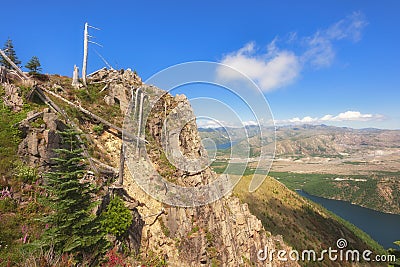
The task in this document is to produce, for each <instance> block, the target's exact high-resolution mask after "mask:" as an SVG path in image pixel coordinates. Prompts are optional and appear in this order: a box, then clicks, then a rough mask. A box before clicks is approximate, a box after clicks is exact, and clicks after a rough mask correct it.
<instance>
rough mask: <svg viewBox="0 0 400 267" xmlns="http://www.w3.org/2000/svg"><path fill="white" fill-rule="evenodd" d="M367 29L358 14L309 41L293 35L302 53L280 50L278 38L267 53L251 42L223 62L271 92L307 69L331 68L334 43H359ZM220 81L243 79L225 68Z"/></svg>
mask: <svg viewBox="0 0 400 267" xmlns="http://www.w3.org/2000/svg"><path fill="white" fill-rule="evenodd" d="M366 25H367V22H366V20H365V18H364V16H363V14H362V13H360V12H355V13H353V14H351V15H350V16H347V17H346V18H344V19H342V20H340V21H338V22H336V23H334V24H333V25H331V26H330V27H328V28H326V29H324V30H319V31H317V32H315V33H314V34H313V35H311V36H308V37H302V38H300V37H299V36H298V34H297V33H296V32H291V33H289V34H288V35H287V38H286V39H287V40H286V41H287V43H301V44H302V45H303V51H302V52H295V51H292V50H289V49H280V48H278V47H277V42H278V39H277V38H275V39H274V40H272V42H271V43H270V44H269V45H268V46H267V50H266V51H262V50H261V51H260V49H258V48H257V46H256V43H255V42H249V43H247V44H246V45H245V46H243V47H242V48H240V49H239V50H237V51H235V52H232V53H229V54H227V55H225V56H224V57H223V58H222V60H221V61H220V62H221V63H222V64H225V65H228V66H230V67H232V68H234V69H236V70H238V71H240V72H242V73H244V74H246V75H247V76H248V77H249V78H250V79H252V80H254V81H255V82H256V83H257V84H258V86H259V87H260V88H261V89H262V90H263V91H264V92H268V91H271V90H274V89H277V88H281V87H283V86H286V85H289V84H291V83H293V82H294V81H295V80H296V78H298V77H299V75H300V73H301V71H302V69H303V68H304V66H305V65H310V66H312V67H314V68H321V67H328V66H330V65H331V64H332V62H333V60H334V58H335V50H334V45H333V44H334V42H335V41H338V40H343V39H347V40H351V41H354V42H357V41H359V40H360V39H361V33H362V30H363V28H364V27H365V26H366ZM217 79H218V80H223V81H230V80H232V81H234V80H238V79H242V76H241V75H239V74H238V73H237V72H235V71H229V70H227V68H223V67H222V68H218V69H217Z"/></svg>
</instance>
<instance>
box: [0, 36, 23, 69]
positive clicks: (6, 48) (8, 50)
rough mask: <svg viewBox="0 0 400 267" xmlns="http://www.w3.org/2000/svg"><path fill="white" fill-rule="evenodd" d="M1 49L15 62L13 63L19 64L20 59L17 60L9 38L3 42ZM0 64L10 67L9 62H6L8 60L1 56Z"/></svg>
mask: <svg viewBox="0 0 400 267" xmlns="http://www.w3.org/2000/svg"><path fill="white" fill-rule="evenodd" d="M3 51H4V53H5V54H6V55H7V57H8V58H9V59H10V60H11V61H12V62H14V63H15V65H17V66H20V65H21V61H19V60H18V58H17V54H16V53H15V49H14V45H13V42H12V40H11V39H10V38H8V39H7V41H6V42H5V44H4V48H3ZM0 65H1V66H4V67H6V68H7V69H11V68H12V67H11V64H10V63H8V61H7V60H6V59H5V58H4V57H3V56H0Z"/></svg>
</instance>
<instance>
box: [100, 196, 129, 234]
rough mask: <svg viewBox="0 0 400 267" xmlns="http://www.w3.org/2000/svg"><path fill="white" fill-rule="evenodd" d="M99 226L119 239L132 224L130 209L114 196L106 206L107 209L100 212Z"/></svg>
mask: <svg viewBox="0 0 400 267" xmlns="http://www.w3.org/2000/svg"><path fill="white" fill-rule="evenodd" d="M101 216H102V218H101V226H102V228H103V230H104V231H105V232H106V233H108V234H112V235H114V236H116V237H117V239H120V238H121V237H122V236H123V235H124V234H125V233H126V231H127V230H128V228H129V226H131V224H132V220H133V217H132V214H131V211H130V210H129V209H128V208H127V207H126V206H125V204H124V202H123V201H122V200H121V198H119V197H117V196H116V197H114V198H113V199H112V200H111V201H110V203H109V204H108V206H107V211H105V212H103V213H102V215H101Z"/></svg>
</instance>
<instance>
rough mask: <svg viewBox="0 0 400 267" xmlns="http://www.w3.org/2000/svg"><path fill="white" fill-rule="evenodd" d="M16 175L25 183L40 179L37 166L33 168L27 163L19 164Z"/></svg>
mask: <svg viewBox="0 0 400 267" xmlns="http://www.w3.org/2000/svg"><path fill="white" fill-rule="evenodd" d="M15 172H16V174H15V176H16V177H17V178H18V181H20V182H23V183H29V184H31V183H32V182H35V181H36V180H37V179H38V174H37V170H36V169H35V168H31V167H29V166H27V165H23V164H19V165H17V167H16V168H15Z"/></svg>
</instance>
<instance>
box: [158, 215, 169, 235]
mask: <svg viewBox="0 0 400 267" xmlns="http://www.w3.org/2000/svg"><path fill="white" fill-rule="evenodd" d="M158 221H159V223H160V227H161V231H162V232H163V233H164V235H165V236H166V237H169V236H170V235H171V231H170V230H169V228H168V227H167V226H166V225H165V223H164V221H163V219H162V218H158Z"/></svg>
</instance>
